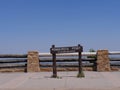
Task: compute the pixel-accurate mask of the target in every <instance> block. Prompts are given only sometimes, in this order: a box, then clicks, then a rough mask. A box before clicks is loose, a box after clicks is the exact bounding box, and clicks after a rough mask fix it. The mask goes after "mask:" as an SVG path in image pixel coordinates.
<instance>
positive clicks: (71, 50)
mask: <svg viewBox="0 0 120 90" xmlns="http://www.w3.org/2000/svg"><path fill="white" fill-rule="evenodd" d="M50 51H51V53H74V52H82V46H72V47H52V48H51V49H50Z"/></svg>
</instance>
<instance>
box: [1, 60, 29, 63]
mask: <svg viewBox="0 0 120 90" xmlns="http://www.w3.org/2000/svg"><path fill="white" fill-rule="evenodd" d="M23 62H27V59H21V60H17V59H12V60H9V59H8V60H0V63H23Z"/></svg>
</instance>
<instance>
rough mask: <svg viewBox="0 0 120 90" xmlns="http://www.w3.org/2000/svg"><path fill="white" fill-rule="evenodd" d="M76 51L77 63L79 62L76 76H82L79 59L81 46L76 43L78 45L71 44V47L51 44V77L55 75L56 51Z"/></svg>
mask: <svg viewBox="0 0 120 90" xmlns="http://www.w3.org/2000/svg"><path fill="white" fill-rule="evenodd" d="M74 52H78V64H79V69H78V70H79V72H78V76H77V77H84V74H83V72H82V60H81V52H83V47H82V46H81V45H80V44H78V46H71V47H55V45H52V47H51V48H50V53H51V54H52V58H53V77H54V78H56V77H57V69H56V68H57V66H56V54H58V53H74Z"/></svg>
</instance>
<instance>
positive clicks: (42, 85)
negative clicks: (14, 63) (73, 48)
mask: <svg viewBox="0 0 120 90" xmlns="http://www.w3.org/2000/svg"><path fill="white" fill-rule="evenodd" d="M77 73H78V72H70V71H68V72H58V76H59V78H51V76H52V72H39V73H0V90H120V72H93V71H85V72H84V73H85V78H77V77H76V76H77Z"/></svg>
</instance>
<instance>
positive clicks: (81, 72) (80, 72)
mask: <svg viewBox="0 0 120 90" xmlns="http://www.w3.org/2000/svg"><path fill="white" fill-rule="evenodd" d="M78 48H80V49H79V51H78V64H79V69H78V70H79V72H78V75H77V77H85V75H84V73H83V71H82V60H81V56H82V54H81V53H82V52H83V47H82V46H80V44H79V45H78Z"/></svg>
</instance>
